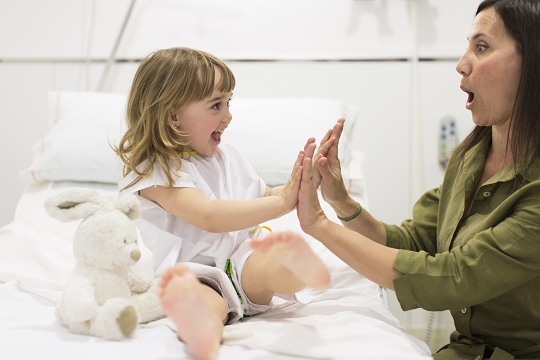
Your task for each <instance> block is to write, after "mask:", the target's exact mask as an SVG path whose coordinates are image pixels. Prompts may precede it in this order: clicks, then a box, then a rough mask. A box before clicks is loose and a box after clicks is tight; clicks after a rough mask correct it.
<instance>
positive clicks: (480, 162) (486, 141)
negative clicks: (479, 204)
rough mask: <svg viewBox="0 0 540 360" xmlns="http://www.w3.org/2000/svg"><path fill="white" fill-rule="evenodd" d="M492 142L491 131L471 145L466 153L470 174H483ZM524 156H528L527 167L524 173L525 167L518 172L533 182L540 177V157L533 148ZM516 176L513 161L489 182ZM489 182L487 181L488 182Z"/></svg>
mask: <svg viewBox="0 0 540 360" xmlns="http://www.w3.org/2000/svg"><path fill="white" fill-rule="evenodd" d="M490 144H491V132H489V134H487V135H486V136H485V137H484V138H482V139H481V140H480V141H479V142H478V143H476V144H475V145H474V146H473V147H471V148H470V149H469V150H468V151H467V152H466V153H465V158H464V160H465V164H464V166H465V168H466V169H467V170H468V171H467V172H468V173H469V174H475V173H477V172H479V176H481V175H482V174H481V171H483V168H484V165H485V163H486V154H487V151H488V148H489V145H490ZM523 156H526V157H527V160H526V169H527V171H526V172H525V175H524V171H523V170H524V169H522V168H518V169H517V173H518V174H519V175H520V176H522V177H524V178H525V179H526V180H527V181H528V182H532V181H535V180H539V179H540V158H538V157H537V156H536V154H535V151H534V150H533V149H530V150H529V151H527V153H526V154H525V155H523ZM515 177H516V173H515V169H514V163H511V164H510V165H508V166H507V167H505V168H504V169H502V170H501V171H500V172H499V174H498V176H494V178H493V181H489V180H488V182H499V181H508V180H512V179H514V178H515ZM486 184H487V183H486Z"/></svg>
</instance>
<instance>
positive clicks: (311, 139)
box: [304, 137, 315, 151]
mask: <svg viewBox="0 0 540 360" xmlns="http://www.w3.org/2000/svg"><path fill="white" fill-rule="evenodd" d="M313 143H315V138H314V137H310V138H309V139H308V140H307V141H306V145H304V151H306V150H307V148H308V146H309V145H311V144H313Z"/></svg>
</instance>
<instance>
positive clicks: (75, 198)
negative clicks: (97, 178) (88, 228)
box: [45, 188, 108, 222]
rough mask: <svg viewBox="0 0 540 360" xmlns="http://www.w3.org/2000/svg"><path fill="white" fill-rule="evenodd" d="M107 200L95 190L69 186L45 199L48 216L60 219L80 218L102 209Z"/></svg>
mask: <svg viewBox="0 0 540 360" xmlns="http://www.w3.org/2000/svg"><path fill="white" fill-rule="evenodd" d="M107 203H108V201H107V200H106V199H105V197H103V196H101V195H100V194H99V193H98V192H97V191H95V190H93V189H87V188H69V189H67V190H65V191H62V192H60V193H58V194H55V195H53V196H51V197H49V198H48V199H47V201H45V210H46V211H47V213H48V214H49V216H51V217H53V218H55V219H58V220H60V221H64V222H68V221H74V220H80V219H84V218H87V217H89V216H90V215H93V214H95V213H96V212H97V211H99V210H101V209H103V208H104V207H105V206H106V204H107Z"/></svg>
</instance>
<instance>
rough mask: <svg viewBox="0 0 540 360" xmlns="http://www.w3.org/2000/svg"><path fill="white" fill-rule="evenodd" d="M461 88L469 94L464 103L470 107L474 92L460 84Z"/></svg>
mask: <svg viewBox="0 0 540 360" xmlns="http://www.w3.org/2000/svg"><path fill="white" fill-rule="evenodd" d="M461 90H463V91H465V92H466V93H467V95H469V97H468V98H467V103H466V104H465V107H466V108H467V109H470V107H471V106H472V103H473V102H474V93H473V92H472V91H470V90H469V89H467V88H464V87H463V86H461Z"/></svg>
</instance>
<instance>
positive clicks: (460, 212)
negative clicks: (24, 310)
mask: <svg viewBox="0 0 540 360" xmlns="http://www.w3.org/2000/svg"><path fill="white" fill-rule="evenodd" d="M490 143H491V136H489V137H488V138H485V139H484V140H483V141H481V142H479V143H478V144H476V145H475V146H473V147H472V148H471V149H470V150H468V151H467V153H466V154H465V158H464V162H462V164H460V165H459V166H456V165H455V162H456V158H455V157H453V158H452V159H451V160H450V163H449V165H448V168H447V170H446V174H445V176H444V180H443V183H442V185H441V186H440V187H439V188H437V189H433V190H431V191H428V192H427V193H425V194H424V195H423V196H422V197H421V198H420V199H419V201H418V202H417V203H416V204H415V205H414V208H413V219H412V220H407V221H405V222H403V223H402V225H401V226H396V225H387V224H384V225H385V228H386V233H387V245H388V246H390V247H393V248H397V249H402V250H400V251H399V252H398V255H397V258H396V260H395V262H394V266H393V268H394V269H395V270H397V271H399V272H402V273H403V274H404V275H402V276H400V277H398V278H396V279H395V280H394V287H395V291H396V296H397V298H398V301H399V303H400V304H401V307H402V308H403V310H410V309H415V308H423V309H426V310H432V311H441V310H450V311H451V314H452V316H453V318H454V322H455V326H456V330H457V333H454V334H453V336H452V340H451V344H449V345H447V346H446V347H445V348H443V349H441V350H440V352H439V353H438V354H434V357H435V359H471V360H474V359H476V358H478V359H482V358H489V357H490V356H492V359H513V358H514V357H515V358H516V359H533V358H540V180H539V179H540V159H538V158H536V157H534V156H533V155H532V154H529V155H528V157H527V171H526V173H525V176H523V175H522V173H521V172H519V171H518V173H517V174H516V173H515V171H514V165H513V164H511V165H509V166H508V167H506V168H504V169H503V170H501V171H500V172H499V173H498V174H496V175H495V176H493V177H492V178H491V179H489V180H488V181H487V182H486V183H484V184H483V185H482V186H481V187H480V188H479V189H478V191H476V189H477V188H478V183H479V181H480V177H481V176H482V171H483V168H484V163H485V158H486V154H487V150H488V148H489V145H490ZM523 180H525V181H524V183H523ZM471 201H473V204H472V209H471V212H470V214H469V216H468V217H465V214H464V213H465V210H466V207H467V205H468V204H470V203H471ZM492 351H495V352H494V353H493V355H491V352H492ZM510 354H511V355H510ZM478 356H480V357H478Z"/></svg>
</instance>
